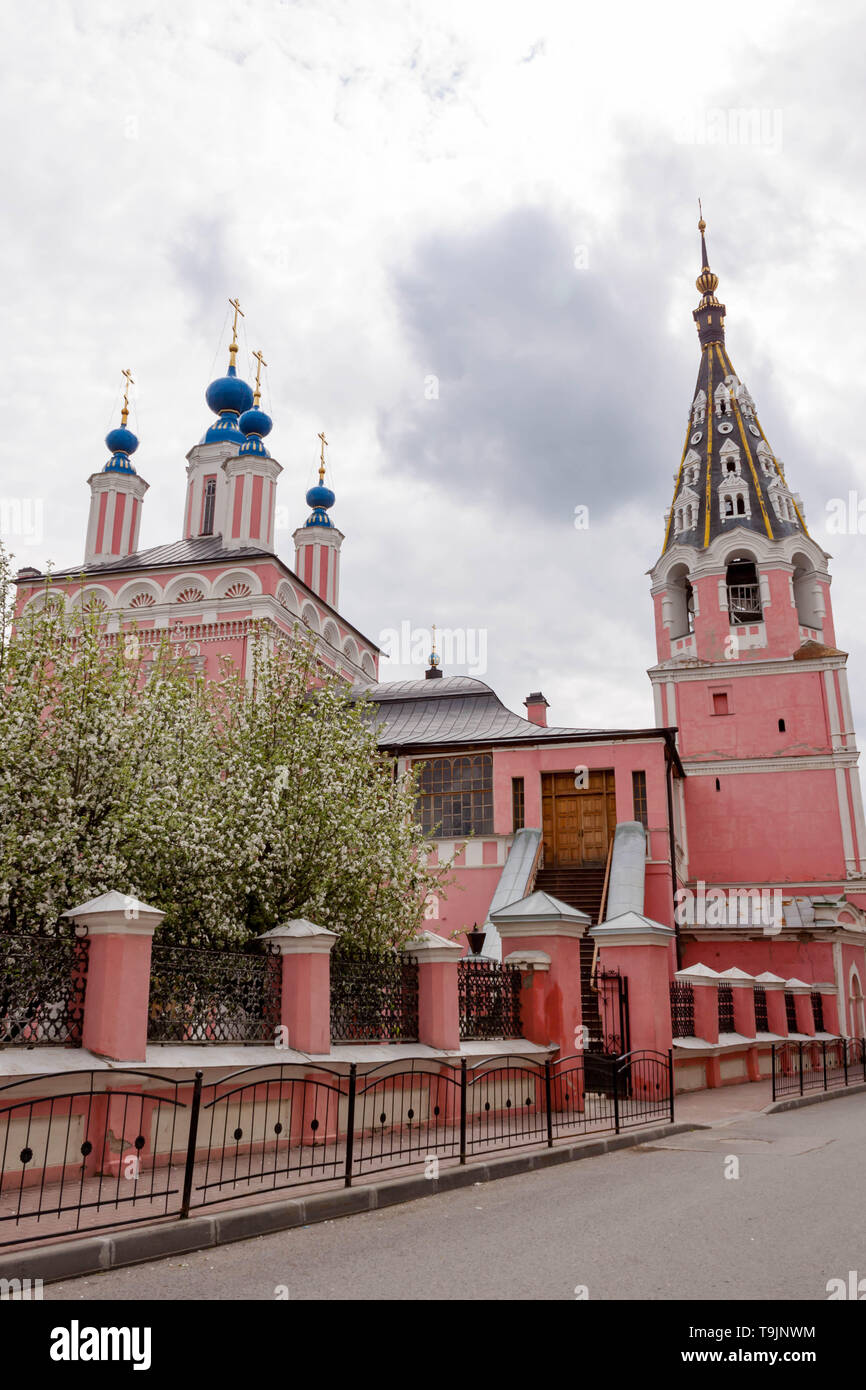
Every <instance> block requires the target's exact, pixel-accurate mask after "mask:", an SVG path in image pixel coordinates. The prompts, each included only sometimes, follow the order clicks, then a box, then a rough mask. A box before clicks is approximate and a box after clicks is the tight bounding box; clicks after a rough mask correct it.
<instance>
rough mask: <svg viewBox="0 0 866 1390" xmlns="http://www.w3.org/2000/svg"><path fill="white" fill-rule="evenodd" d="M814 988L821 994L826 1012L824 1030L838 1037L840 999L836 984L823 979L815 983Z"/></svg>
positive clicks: (824, 1012) (824, 1011)
mask: <svg viewBox="0 0 866 1390" xmlns="http://www.w3.org/2000/svg"><path fill="white" fill-rule="evenodd" d="M813 989H815V990H816V991H817V993H818V994H820V996H821V1003H822V1006H823V1014H824V1032H825V1033H832V1034H833V1036H834V1037H838V1036H839V1000H838V998H837V995H836V986H835V985H833V984H828V983H827V982H826V981H824V980H822V981H821V983H820V984H816V985H813Z"/></svg>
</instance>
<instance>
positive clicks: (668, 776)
mask: <svg viewBox="0 0 866 1390" xmlns="http://www.w3.org/2000/svg"><path fill="white" fill-rule="evenodd" d="M671 737H672V735H671V734H669V733H668V732H667V731H665V764H666V767H665V782H666V785H667V792H668V850H669V853H670V860H671V898H672V901H673V909H674V933H675V941H676V948H677V970H682V968H683V946H682V942H681V941H680V924H679V922H678V921H677V842H676V837H675V835H674V795H673V775H674V763H673V757H672V756H671V744H670V740H671Z"/></svg>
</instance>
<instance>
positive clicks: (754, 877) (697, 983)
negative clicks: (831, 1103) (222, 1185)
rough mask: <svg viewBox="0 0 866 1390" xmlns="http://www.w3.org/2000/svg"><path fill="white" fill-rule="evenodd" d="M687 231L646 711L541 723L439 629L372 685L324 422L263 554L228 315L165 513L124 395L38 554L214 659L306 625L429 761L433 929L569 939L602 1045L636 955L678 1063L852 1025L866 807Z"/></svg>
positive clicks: (694, 1067) (263, 493) (754, 1056)
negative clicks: (58, 551)
mask: <svg viewBox="0 0 866 1390" xmlns="http://www.w3.org/2000/svg"><path fill="white" fill-rule="evenodd" d="M704 230H705V228H704V224H703V222H701V223H700V232H701V252H702V261H701V271H700V275H699V276H698V279H697V289H698V291H699V294H700V301H699V304H698V306H697V308H696V309H695V311H694V320H695V323H696V326H697V332H698V339H699V346H700V363H699V369H698V376H697V383H696V386H695V389H694V392H693V394H692V397H691V401H690V404H689V409H688V423H687V428H686V432H685V441H684V444H683V450H682V456H681V459H680V462H679V468H678V471H677V474H676V486H675V490H674V497H673V501H672V504H671V508H670V511H669V512H668V514H667V517H666V520H665V526H664V533H663V539H662V544H661V553H660V556H659V558H658V560H657V562H656V564H655V565H654V566H653V568H652V570H651V593H652V599H653V606H654V614H655V633H656V647H657V661H656V664H655V665H654V666H653V667H652V669H651V670H650V672H649V677H650V682H651V685H652V692H653V699H654V714H653V718H652V721H651V722H650V721H649V720H648V722H647V725H646V727H643V728H639V729H607V730H598V729H595V730H587V729H580V728H574V727H570V726H562V727H560V726H554V725H550V724H548V722H547V710H548V706H547V701H546V700H545V698H544V696H543V695H542V694H541V693H540V692H538V691H536V692H533V693H531V694H529V695H528V696H527V698H526V701H525V714H524V715H518V714H515V713H513V712H512V711H510V710H508V709H507V708H506V707H505V706H504V705H503V704H502V702H501V701H500V700H499V699H498V697H497V696H496V694H495V692H494V691H493V690H492V689H490V687H489V686H487V685H486V684H485V683H483V682H482V681H480V680H475V679H471V678H469V677H464V676H450V675H448V674H445V673H442V672H441V670H440V669H439V663H438V658H437V657H436V656H435V653H434V654H433V655H431V660H430V666H429V669H428V670H427V672H426V674H425V676H424V678H423V679H419V680H411V681H399V682H391V683H384V684H383V683H379V682H378V680H377V675H378V657H379V652H378V649H377V647H376V645H375V644H374V643H373V642H372V641H370V639H369V638H366V637H364V636H363V634H361V633H360V632H358V631H357V629H356V628H355V627H353V626H352V624H351V623H349V622H348V621H347V619H346V618H345V617H344V616H343V615H342V613H341V610H340V552H341V545H342V541H343V536H342V535H341V533H340V531H339V530H337V529H336V527H335V526H334V523H333V521H332V520H331V518H330V516H329V512H330V510H331V509H332V507H333V505H334V502H335V497H334V493H333V492H332V491H331V490H330V489H329V488H328V487H326V486H325V484H324V443H325V441H324V438H323V440H322V460H323V461H322V467H321V470H320V481H319V485H318V486H316V487H313V488H311V489H310V491H309V492H308V493H307V498H306V501H307V505H308V507H310V508H311V511H310V514H309V516H308V517H307V520H306V521H305V522H304V523H303V525H301V526H300V527H299V528H298V530H297V531H296V532H295V535H294V541H295V557H294V567H293V568H290V567H289V565H287V563H286V562H285V561H284V560H283V559H281V558H280V557H279V556H278V555H277V554H276V553H275V551H274V508H275V497H276V486H277V480H278V477H279V474H280V472H281V467H280V465H279V463H277V462H276V460H275V459H274V458H273V457H272V456H271V454H270V453H269V451H268V448H267V446H266V443H265V441H266V438H267V436H268V435H269V433H270V430H271V421H270V419H269V417H268V416H267V415H266V414H265V413H264V411H263V410H262V409H261V406H260V391H259V387H258V377H257V381H256V388H255V390H253V388H251V387H250V386H248V385H247V383H246V382H244V381H242V380H241V379H240V378H239V377H238V375H237V369H236V365H235V360H236V354H237V342H236V338H233V341H232V345H231V348H230V361H229V366H228V369H227V373H226V375H225V376H224V377H221V378H219V379H218V380H217V381H214V382H213V383H211V385H210V386H209V387H208V390H207V397H206V398H207V403H208V405H209V407H210V408H211V410H212V412H213V413H214V415H215V417H216V418H215V421H214V422H213V423H212V424H211V425H210V426H209V428H208V429H207V430H206V432H205V434H204V436H203V437H202V439H201V441H200V443H199V444H197V445H195V446H194V447H193V448H192V449H191V450H190V452H189V454H188V455H187V495H186V502H185V506H184V513H183V518H182V523H183V529H182V537H181V538H180V539H179V540H175V541H172V542H169V543H168V544H166V545H162V546H157V547H155V548H153V549H150V550H146V551H140V550H138V548H137V545H138V531H139V525H140V519H141V506H142V504H143V500H144V495H145V493H146V491H147V487H148V484H147V483H146V482H145V481H144V479H143V478H142V477H141V476H140V475H139V474H138V473H137V472H136V470H135V467H134V465H133V462H132V456H133V454H134V452H135V450H136V449H137V447H138V441H137V440H136V438H135V436H134V435H133V434H132V432H131V431H130V430H129V429H128V428H127V426H126V419H127V411H126V408H124V413H123V424H122V426H121V428H119V429H115V430H112V431H111V432H110V434H109V435H108V437H107V441H106V442H107V445H108V448H109V450H110V451H111V458H110V459H109V461H108V463H106V465H105V467H104V469H102V470H101V471H100V472H97V473H94V474H93V475H92V477H91V478H90V479H89V486H90V492H91V501H90V515H89V521H88V526H87V535H86V545H85V555H84V563H83V565H81V566H79V567H78V568H76V569H70V570H68V571H66V572H64V573H62V574H55V575H54V576H53V577H52V589H53V592H62V593H63V595H64V598H65V601H66V602H68V603H70V604H73V605H80V606H83V607H86V606H88V605H93V604H95V605H98V606H99V607H100V608H101V609H104V610H105V613H106V616H107V618H108V623H109V628H110V629H111V628H113V629H114V630H122V629H123V628H124V626H125V625H127V624H128V623H129V622H131V621H132V620H133V619H135V620H136V623H137V626H138V630H139V631H140V632H141V633H142V634H144V635H146V633H147V631H148V630H153V631H154V632H158V631H160V630H165V629H167V630H168V631H169V632H170V633H171V634H172V636H173V637H176V638H177V641H178V642H180V643H184V644H187V645H186V649H187V650H188V651H190V652H191V654H192V656H193V657H194V658H195V659H196V660H197V661H198V662H199V663H200V666H201V667H202V668H203V669H204V670H205V671H206V672H207V673H208V674H215V673H216V670H217V664H218V658H219V657H220V656H222V655H229V656H231V657H232V658H233V659H234V660H235V661H236V663H237V664H238V665H239V666H240V667H241V668H243V667H244V664H245V661H246V642H247V637H248V634H249V632H250V628H251V625H252V623H253V622H254V621H255V620H264V621H265V622H267V623H270V624H272V625H273V627H274V628H275V629H276V630H277V631H279V632H282V633H285V634H291V632H292V631H293V630H294V628H295V625H296V624H301V625H302V626H303V627H304V628H306V629H307V630H308V631H309V632H310V633H311V634H313V635H314V637H315V640H316V642H317V644H318V650H319V654H320V658H321V660H322V662H323V664H324V665H325V666H327V667H328V668H329V669H331V670H333V671H336V672H337V673H338V674H339V675H340V676H342V677H343V678H344V679H345V680H346V681H347V682H350V683H351V684H352V686H353V687H354V688H355V689H356V690H357V692H358V694H359V696H360V694H361V693H364V694H365V695H366V696H367V697H368V698H369V699H370V700H371V702H372V708H373V713H374V717H375V718H376V720H377V723H378V729H379V740H380V744H381V746H382V748H383V750H386V751H387V752H389V753H390V754H392V755H394V756H395V757H396V758H397V759H398V761H399V764H400V766H402V767H404V768H405V767H408V766H409V765H411V764H414V763H420V764H422V767H421V770H420V792H419V804H418V814H419V816H420V818H421V820H422V824H423V826H424V828H425V830H426V831H427V832H428V835H429V847H430V848H429V854H430V858H431V861H432V862H433V863H434V864H435V863H439V864H441V865H442V866H443V871H444V870H445V869H446V868H447V870H448V872H449V873H450V874H451V875H452V876H453V878H454V879H455V885H454V886H453V887H451V888H450V889H449V890H448V891H447V893H445V892H443V894H442V895H441V897H438V898H433V899H431V901H430V903H429V908H428V916H429V923H428V925H429V926H430V927H431V929H432V930H434V931H435V932H436V933H437V934H439V935H441V936H443V937H460V939H461V941H462V933H463V932H465V931H467V930H470V929H472V928H473V927H475V926H477V928H478V929H479V930H481V931H483V932H484V933H485V940H484V945H483V947H482V951H483V954H485V955H489V956H492V957H494V958H498V957H499V956H500V955H503V954H505V955H507V954H508V941H509V940H511V939H513V938H514V936H515V934H516V933H517V934H519V932H518V928H519V925H520V923H523V922H527V923H528V922H532V923H534V924H536V926H537V924H539V923H544V922H548V923H551V924H556V925H557V929H558V930H559V929H561V930H562V931H570V932H572V933H573V934H574V935H577V936H579V937H580V962H581V975H582V979H583V990H582V1016H583V1020H584V1023H586V1024H587V1026H588V1028H589V1031H590V1035H591V1037H592V1038H593V1039H594V1040H595V1043H596V1044H597V1045H599V1046H601V1047H605V1046H606V1045H607V1043H608V1041H609V1042H610V1046H611V1048H614V1049H616V1048H620V1049H624V1048H625V1045H626V1043H627V1035H628V1030H629V1024H628V1020H627V1016H626V1014H625V1013H623V1007H622V1005H623V1001H622V999H621V1000H620V1004H621V1007H620V1012H619V1014H618V1015H617V1017H616V1019H615V1021H614V1025H613V1028H612V1030H611V1028H610V1027H609V1020H608V1019H607V1018H606V1016H605V1010H604V1007H603V1005H600V1003H599V994H598V989H597V985H596V984H594V983H593V976H594V974H595V973H596V966H597V964H598V959H599V955H600V956H601V958H602V960H603V961H604V962H605V963H607V964H609V965H610V966H611V971H610V974H611V975H612V976H613V975H614V974H615V973H616V971H617V969H618V968H619V964H620V963H622V972H621V973H622V974H627V975H628V979H629V988H628V1010H630V1019H631V1024H630V1027H631V1032H632V1034H634V1035H636V1034H639V1035H640V1037H641V1038H642V1039H645V1038H648V1037H650V1038H651V1037H653V1036H656V1035H657V1036H658V1037H659V1038H663V1037H664V1034H665V1028H667V1030H668V1032H667V1037H668V1038H670V1026H671V1025H670V1017H671V1015H670V1013H669V1010H672V1013H673V1018H674V1022H673V1033H674V1047H675V1052H676V1057H677V1069H678V1084H679V1085H681V1086H683V1087H694V1086H700V1085H704V1084H711V1085H712V1084H720V1083H721V1082H725V1081H730V1082H733V1081H736V1080H743V1079H746V1078H747V1077H751V1078H755V1077H757V1076H758V1075H760V1074H766V1070H767V1066H766V1061H765V1059H764V1054H766V1053H768V1051H769V1044H770V1042H771V1041H773V1040H774V1039H777V1038H779V1037H790V1036H793V1037H800V1038H803V1037H811V1038H815V1037H818V1038H822V1037H825V1038H826V1037H830V1036H835V1035H839V1034H841V1035H843V1036H855V1037H860V1038H862V1037H863V1036H864V1035H866V1017H864V1005H863V982H864V980H866V822H864V816H863V805H862V800H861V792H860V782H859V775H858V771H857V761H858V752H857V746H856V739H855V734H854V729H853V721H852V715H851V703H850V698H849V693H848V684H847V671H846V655H845V652H844V651H842V650H840V649H839V648H838V647H837V645H836V633H835V629H834V625H833V611H832V604H831V599H830V573H829V564H828V561H829V557H828V555H827V554H826V553H825V551H824V550H823V549H822V548H821V546H820V545H818V544H817V543H816V541H815V540H813V539H812V537H811V536H810V535H809V532H808V529H807V525H806V520H805V512H804V507H803V503H802V501H801V499H800V497H799V496H798V495H797V494H796V493H795V492H793V491H792V490H791V487H790V486H789V483H788V481H787V478H786V474H785V470H784V468H783V465H782V463H781V462H780V460H779V459H778V458H777V457H776V455H775V454H774V452H773V449H772V446H771V444H770V442H769V440H768V438H767V436H766V434H765V433H764V428H763V425H762V423H761V420H760V418H759V416H758V413H757V407H756V404H755V401H754V400H753V398H752V396H751V394H750V392H749V391H748V389H747V388H746V386H745V385H744V384H743V382H742V381H741V380H740V378H739V377H738V376H737V374H736V372H735V370H734V367H733V364H732V362H731V359H730V357H729V356H728V351H727V347H726V343H725V313H726V310H725V306H724V305H723V304H722V303H720V301H719V300H718V298H717V297H716V290H717V288H718V278H717V276H716V275H715V274H714V273H713V272H712V271H711V270H710V268H709V260H708V255H707V250H706V244H705V240H704ZM18 589H19V611H20V610H22V609H24V608H26V607H27V605H29V604H38V603H41V602H44V600H45V590H46V583H45V576H44V575H42V574H40V573H38V572H37V571H35V570H29V569H28V570H23V571H21V572H20V573H19V575H18ZM533 930H534V928H533ZM527 934H528V935H530V936H531V934H532V933H531V932H530V931H529V929H528V928H527ZM476 944H477V943H476ZM708 985H709V986H712V987H713V999H714V1001H715V999H716V998H718V999H719V1000H720V1001H721V1000H724V1001H725V1002H724V1006H722V1004H721V1003H720V1004H719V1010H718V1013H716V1011H715V1004H714V1008H713V1010H708V1009H707V1008H706V1007H704V1002H705V1000H706V999H707V998H708V997H709V996H708V994H707V989H706V987H707V986H708ZM686 998H687V999H688V1001H689V1004H688V1007H687V1008H684V1009H681V1010H680V1009H679V1003H678V1001H682V1000H684V999H686ZM671 1000H673V1001H674V1005H673V1006H672V1005H671ZM746 1001H748V1002H746ZM654 1030H655V1032H654ZM611 1031H612V1033H613V1035H614V1036H613V1037H612V1038H608V1037H607V1035H608V1034H609V1033H611ZM666 1045H667V1044H665V1046H666Z"/></svg>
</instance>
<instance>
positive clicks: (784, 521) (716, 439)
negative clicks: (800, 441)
mask: <svg viewBox="0 0 866 1390" xmlns="http://www.w3.org/2000/svg"><path fill="white" fill-rule="evenodd" d="M698 231H699V232H700V234H701V261H702V264H701V272H700V274H699V276H698V278H697V280H696V282H695V283H696V286H697V288H698V290H699V291H700V294H701V300H700V303H699V305H698V307H697V309H695V310H694V313H693V318H694V320H695V323H696V324H697V327H698V337H699V338H700V342H701V362H700V367H699V369H698V380H697V384H696V386H695V393H694V398H693V400H692V404H691V407H690V409H689V421H688V427H687V430H686V441H685V446H684V448H683V455H682V459H681V461H680V469H679V473H678V474H677V475H676V489H675V491H674V500H673V503H672V506H671V511H670V515H669V517H668V523H667V528H666V531H665V543H664V549H665V550H667V549H668V548H669V547H670V546H672V545H677V544H679V545H688V546H692V547H694V548H695V549H698V550H702V549H705V548H706V547H707V546H709V545H711V544H712V543H713V541H714V540H715V539H716V537H717V536H721V535H726V534H730V533H731V532H733V531H735V530H737V529H738V528H740V529H742V530H745V531H753V532H757V533H758V534H760V535H762V536H764V537H766V538H768V539H769V540H779V539H781V538H783V537H785V536H791V535H795V534H797V533H798V532H799V533H800V534H801V535H808V532H807V531H806V524H805V522H804V520H803V512H802V504H801V502H800V499H799V497H797V496H796V495H795V494H793V493H792V492H791V491H790V490H789V488H788V484H787V482H786V480H785V474H784V471H783V469H782V465H781V463H780V462H779V460H778V459H777V458H776V456H775V454H774V453H773V451H772V449H771V447H770V444H769V441H768V440H767V437H766V435H765V434H764V430H763V426H762V425H761V422H760V420H759V419H758V414H757V410H756V407H755V402H754V401H753V400H752V397H751V395H750V394H749V392H748V390H747V389H746V387H745V386H744V385H743V383H742V381H740V379H739V377H738V376H737V374H736V372H735V371H734V368H733V365H732V363H731V359H730V357H729V356H728V352H727V349H726V347H725V327H724V321H725V312H726V310H725V306H724V304H720V303H719V301H718V299H717V298H716V290H717V289H718V285H719V277H718V276H717V275H715V274H714V273H713V271H712V270H710V266H709V256H708V255H707V242H706V237H705V232H706V223H705V222H704V219H703V216H701V219H700V221H699V222H698Z"/></svg>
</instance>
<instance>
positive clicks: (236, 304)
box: [229, 296, 244, 367]
mask: <svg viewBox="0 0 866 1390" xmlns="http://www.w3.org/2000/svg"><path fill="white" fill-rule="evenodd" d="M229 304H230V305H231V307H232V308H233V309H234V311H235V321H234V323H233V324H232V340H231V342H230V343H229V366H230V367H233V366H234V365H235V358H236V357H237V354H238V314H240V316H241V318H244V311H243V309H242V308H241V301H240V299H239V298H238V297H237V296H236V297H235V298H234V299H230V300H229Z"/></svg>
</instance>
